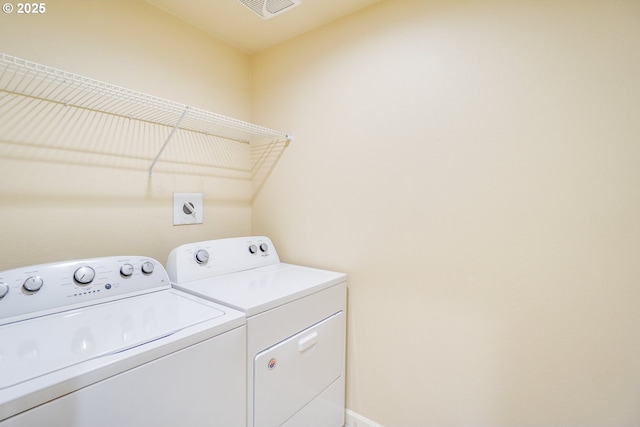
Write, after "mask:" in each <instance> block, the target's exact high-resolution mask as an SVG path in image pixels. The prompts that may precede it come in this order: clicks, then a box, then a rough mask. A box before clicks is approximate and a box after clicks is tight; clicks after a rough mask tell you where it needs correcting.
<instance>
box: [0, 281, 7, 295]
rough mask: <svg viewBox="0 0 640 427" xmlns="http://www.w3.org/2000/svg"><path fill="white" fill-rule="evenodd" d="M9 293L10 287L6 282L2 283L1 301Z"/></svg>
mask: <svg viewBox="0 0 640 427" xmlns="http://www.w3.org/2000/svg"><path fill="white" fill-rule="evenodd" d="M8 293H9V285H7V284H6V283H4V282H0V299H2V298H4V296H5V295H6V294H8Z"/></svg>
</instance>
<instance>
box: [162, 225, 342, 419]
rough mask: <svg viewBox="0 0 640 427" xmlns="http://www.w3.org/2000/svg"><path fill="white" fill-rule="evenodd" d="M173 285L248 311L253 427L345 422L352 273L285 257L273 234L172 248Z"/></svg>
mask: <svg viewBox="0 0 640 427" xmlns="http://www.w3.org/2000/svg"><path fill="white" fill-rule="evenodd" d="M167 271H168V272H169V277H170V278H171V281H172V284H173V286H174V287H175V288H177V289H180V290H183V291H185V292H189V293H191V294H193V295H197V296H200V297H203V298H206V299H208V300H211V301H215V302H217V303H220V304H224V305H227V306H229V307H232V308H234V309H237V310H241V311H243V312H244V313H246V315H247V373H248V375H247V401H248V404H247V425H248V426H250V427H276V426H285V427H341V426H343V425H344V414H345V402H344V398H345V382H344V381H345V377H344V365H345V333H346V320H345V319H346V275H345V274H343V273H337V272H333V271H326V270H319V269H314V268H309V267H302V266H297V265H292V264H286V263H282V262H280V259H279V258H278V254H277V252H276V249H275V248H274V246H273V244H272V243H271V241H270V240H269V239H268V238H267V237H242V238H232V239H221V240H210V241H205V242H198V243H191V244H187V245H183V246H180V247H178V248H176V249H174V250H173V251H172V252H171V254H170V255H169V259H168V261H167Z"/></svg>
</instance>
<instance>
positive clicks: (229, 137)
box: [0, 53, 292, 187]
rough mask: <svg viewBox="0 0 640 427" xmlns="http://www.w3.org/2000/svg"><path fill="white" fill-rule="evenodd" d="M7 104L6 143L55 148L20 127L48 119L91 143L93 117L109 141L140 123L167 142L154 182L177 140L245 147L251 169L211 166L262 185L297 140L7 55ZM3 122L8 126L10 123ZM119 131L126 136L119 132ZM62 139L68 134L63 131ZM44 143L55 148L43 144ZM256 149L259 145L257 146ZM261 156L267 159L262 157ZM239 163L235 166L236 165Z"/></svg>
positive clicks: (3, 58)
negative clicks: (275, 160)
mask: <svg viewBox="0 0 640 427" xmlns="http://www.w3.org/2000/svg"><path fill="white" fill-rule="evenodd" d="M0 101H1V102H0V113H1V114H3V118H2V120H0V137H1V138H2V139H4V140H7V141H20V142H26V143H32V144H34V145H38V144H40V145H42V144H44V145H51V144H52V143H51V140H52V138H54V136H51V130H50V129H48V130H46V131H44V130H43V131H42V134H41V135H37V134H34V133H37V132H35V130H31V131H30V132H25V131H24V129H23V128H22V126H20V124H24V123H26V122H29V121H30V122H31V123H34V121H33V118H34V117H38V118H39V120H38V121H37V122H38V123H46V122H47V120H42V118H43V117H45V116H47V115H48V114H50V115H54V116H55V117H49V120H48V122H51V123H50V124H49V128H52V127H53V128H56V129H59V128H61V127H62V128H65V129H66V130H64V132H66V134H65V135H67V134H68V133H69V132H71V131H70V130H69V128H74V127H75V128H77V132H76V133H82V132H84V133H85V136H86V134H87V133H88V132H94V133H95V132H97V131H95V130H90V129H91V126H90V125H88V124H87V123H86V121H87V120H89V119H87V117H89V116H92V117H93V118H92V119H91V120H92V121H94V122H95V121H99V122H101V123H104V122H107V121H108V122H109V123H110V125H105V127H109V126H111V129H110V130H108V131H107V130H104V129H103V130H101V131H100V132H101V133H102V134H109V133H112V134H113V133H114V132H118V131H119V132H120V133H122V132H124V131H123V129H124V128H129V127H131V125H127V124H125V123H127V122H128V121H135V122H137V123H138V125H137V127H149V128H154V131H153V135H154V137H155V138H158V136H159V135H161V138H163V139H162V140H161V141H159V143H158V141H156V143H155V144H152V146H154V147H155V148H153V150H154V151H155V157H153V155H152V154H151V155H150V154H149V153H148V152H147V153H145V154H144V155H143V157H144V158H148V159H149V158H150V157H151V158H152V159H153V160H152V163H151V166H150V167H149V175H151V173H152V171H153V168H154V166H155V164H156V162H157V161H158V160H159V158H160V156H161V154H163V152H164V150H165V148H166V147H167V145H168V143H169V142H170V141H171V140H172V139H178V140H180V139H182V140H198V141H206V140H210V141H216V142H217V143H218V144H222V145H224V146H228V145H229V142H233V143H235V144H246V145H247V147H246V150H248V153H249V154H248V155H246V156H245V155H242V156H240V157H242V158H243V159H244V158H245V157H246V158H247V159H249V160H247V161H248V163H246V164H245V161H244V160H243V162H242V164H238V163H235V164H234V163H233V162H232V163H231V164H224V161H223V164H222V165H218V164H216V161H215V160H214V161H213V165H212V166H215V167H221V168H222V169H229V170H240V171H244V172H246V174H248V176H249V177H251V179H255V177H257V176H261V175H263V174H264V170H262V171H259V170H257V169H261V168H260V165H261V162H262V161H263V160H264V158H268V157H273V148H274V147H279V149H280V150H283V149H284V147H286V146H287V145H288V143H289V142H290V141H291V139H292V137H291V135H289V134H287V133H284V132H279V131H276V130H273V129H269V128H265V127H262V126H258V125H255V124H252V123H248V122H244V121H241V120H237V119H234V118H231V117H227V116H223V115H220V114H216V113H213V112H210V111H206V110H203V109H199V108H195V107H191V106H188V105H185V104H181V103H178V102H174V101H170V100H166V99H163V98H159V97H156V96H153V95H149V94H145V93H142V92H137V91H134V90H130V89H126V88H123V87H119V86H115V85H112V84H109V83H105V82H101V81H98V80H95V79H91V78H88V77H85V76H81V75H78V74H74V73H70V72H67V71H64V70H60V69H57V68H53V67H49V66H46V65H42V64H38V63H35V62H31V61H28V60H25V59H21V58H17V57H14V56H11V55H7V54H4V53H0ZM103 115H108V116H110V117H111V119H110V120H104V119H96V117H98V116H100V117H101V116H103ZM4 116H6V117H8V118H7V119H6V120H5V117H4ZM60 117H64V120H62V122H64V126H60V124H59V123H58V122H60ZM10 118H12V119H10ZM45 118H46V117H45ZM54 122H55V123H54ZM56 123H58V124H56ZM3 125H4V126H3ZM114 126H115V127H117V128H119V130H118V129H114V128H113V127H114ZM41 127H42V126H41ZM125 130H126V129H125ZM60 132H63V131H62V130H60ZM198 135H199V136H198ZM94 136H95V135H94ZM45 139H46V140H48V141H49V142H43V140H45ZM67 139H68V137H67ZM220 141H222V142H220ZM265 141H267V143H265ZM254 142H255V144H254V145H253V146H251V145H252V144H253V143H254ZM160 144H161V145H160ZM261 149H264V150H265V151H264V152H257V153H256V151H259V150H261ZM234 150H235V149H234ZM234 150H231V151H234ZM102 151H104V149H102ZM116 151H117V150H116ZM147 151H148V150H147ZM210 151H211V150H210ZM213 151H214V152H215V151H220V150H213ZM172 152H173V157H169V158H168V159H164V158H163V161H165V162H168V163H172V162H173V163H176V162H177V163H189V161H188V160H184V159H182V158H176V157H175V155H176V150H168V151H166V152H165V153H166V154H172ZM111 154H113V153H111ZM280 154H281V151H280ZM196 157H197V158H195V159H193V161H194V162H196V163H199V164H200V163H202V158H201V156H198V155H196ZM237 157H238V156H235V157H234V158H236V160H237ZM252 159H254V160H252ZM255 159H258V160H255ZM236 160H234V161H236ZM227 163H228V161H227ZM200 166H202V167H200V168H199V169H198V170H202V168H203V167H204V166H203V165H202V164H200ZM272 166H273V165H270V166H269V167H272ZM262 169H264V166H263V167H262ZM255 186H256V185H254V187H255ZM258 187H259V184H258Z"/></svg>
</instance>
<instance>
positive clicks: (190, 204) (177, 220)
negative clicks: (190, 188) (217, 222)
mask: <svg viewBox="0 0 640 427" xmlns="http://www.w3.org/2000/svg"><path fill="white" fill-rule="evenodd" d="M186 224H202V193H173V225H186Z"/></svg>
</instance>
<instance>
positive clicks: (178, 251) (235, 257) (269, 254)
mask: <svg viewBox="0 0 640 427" xmlns="http://www.w3.org/2000/svg"><path fill="white" fill-rule="evenodd" d="M279 262H280V259H279V258H278V253H277V252H276V249H275V248H274V247H273V243H272V242H271V240H270V239H269V238H268V237H264V236H252V237H236V238H231V239H218V240H207V241H204V242H196V243H188V244H186V245H182V246H178V247H177V248H175V249H174V250H172V251H171V253H170V254H169V258H168V259H167V272H168V273H169V277H170V279H171V281H172V282H173V283H187V282H191V281H194V280H202V279H207V278H209V277H214V276H220V275H222V274H228V273H235V272H238V271H244V270H250V269H252V268H258V267H264V266H267V265H271V264H277V263H279Z"/></svg>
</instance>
